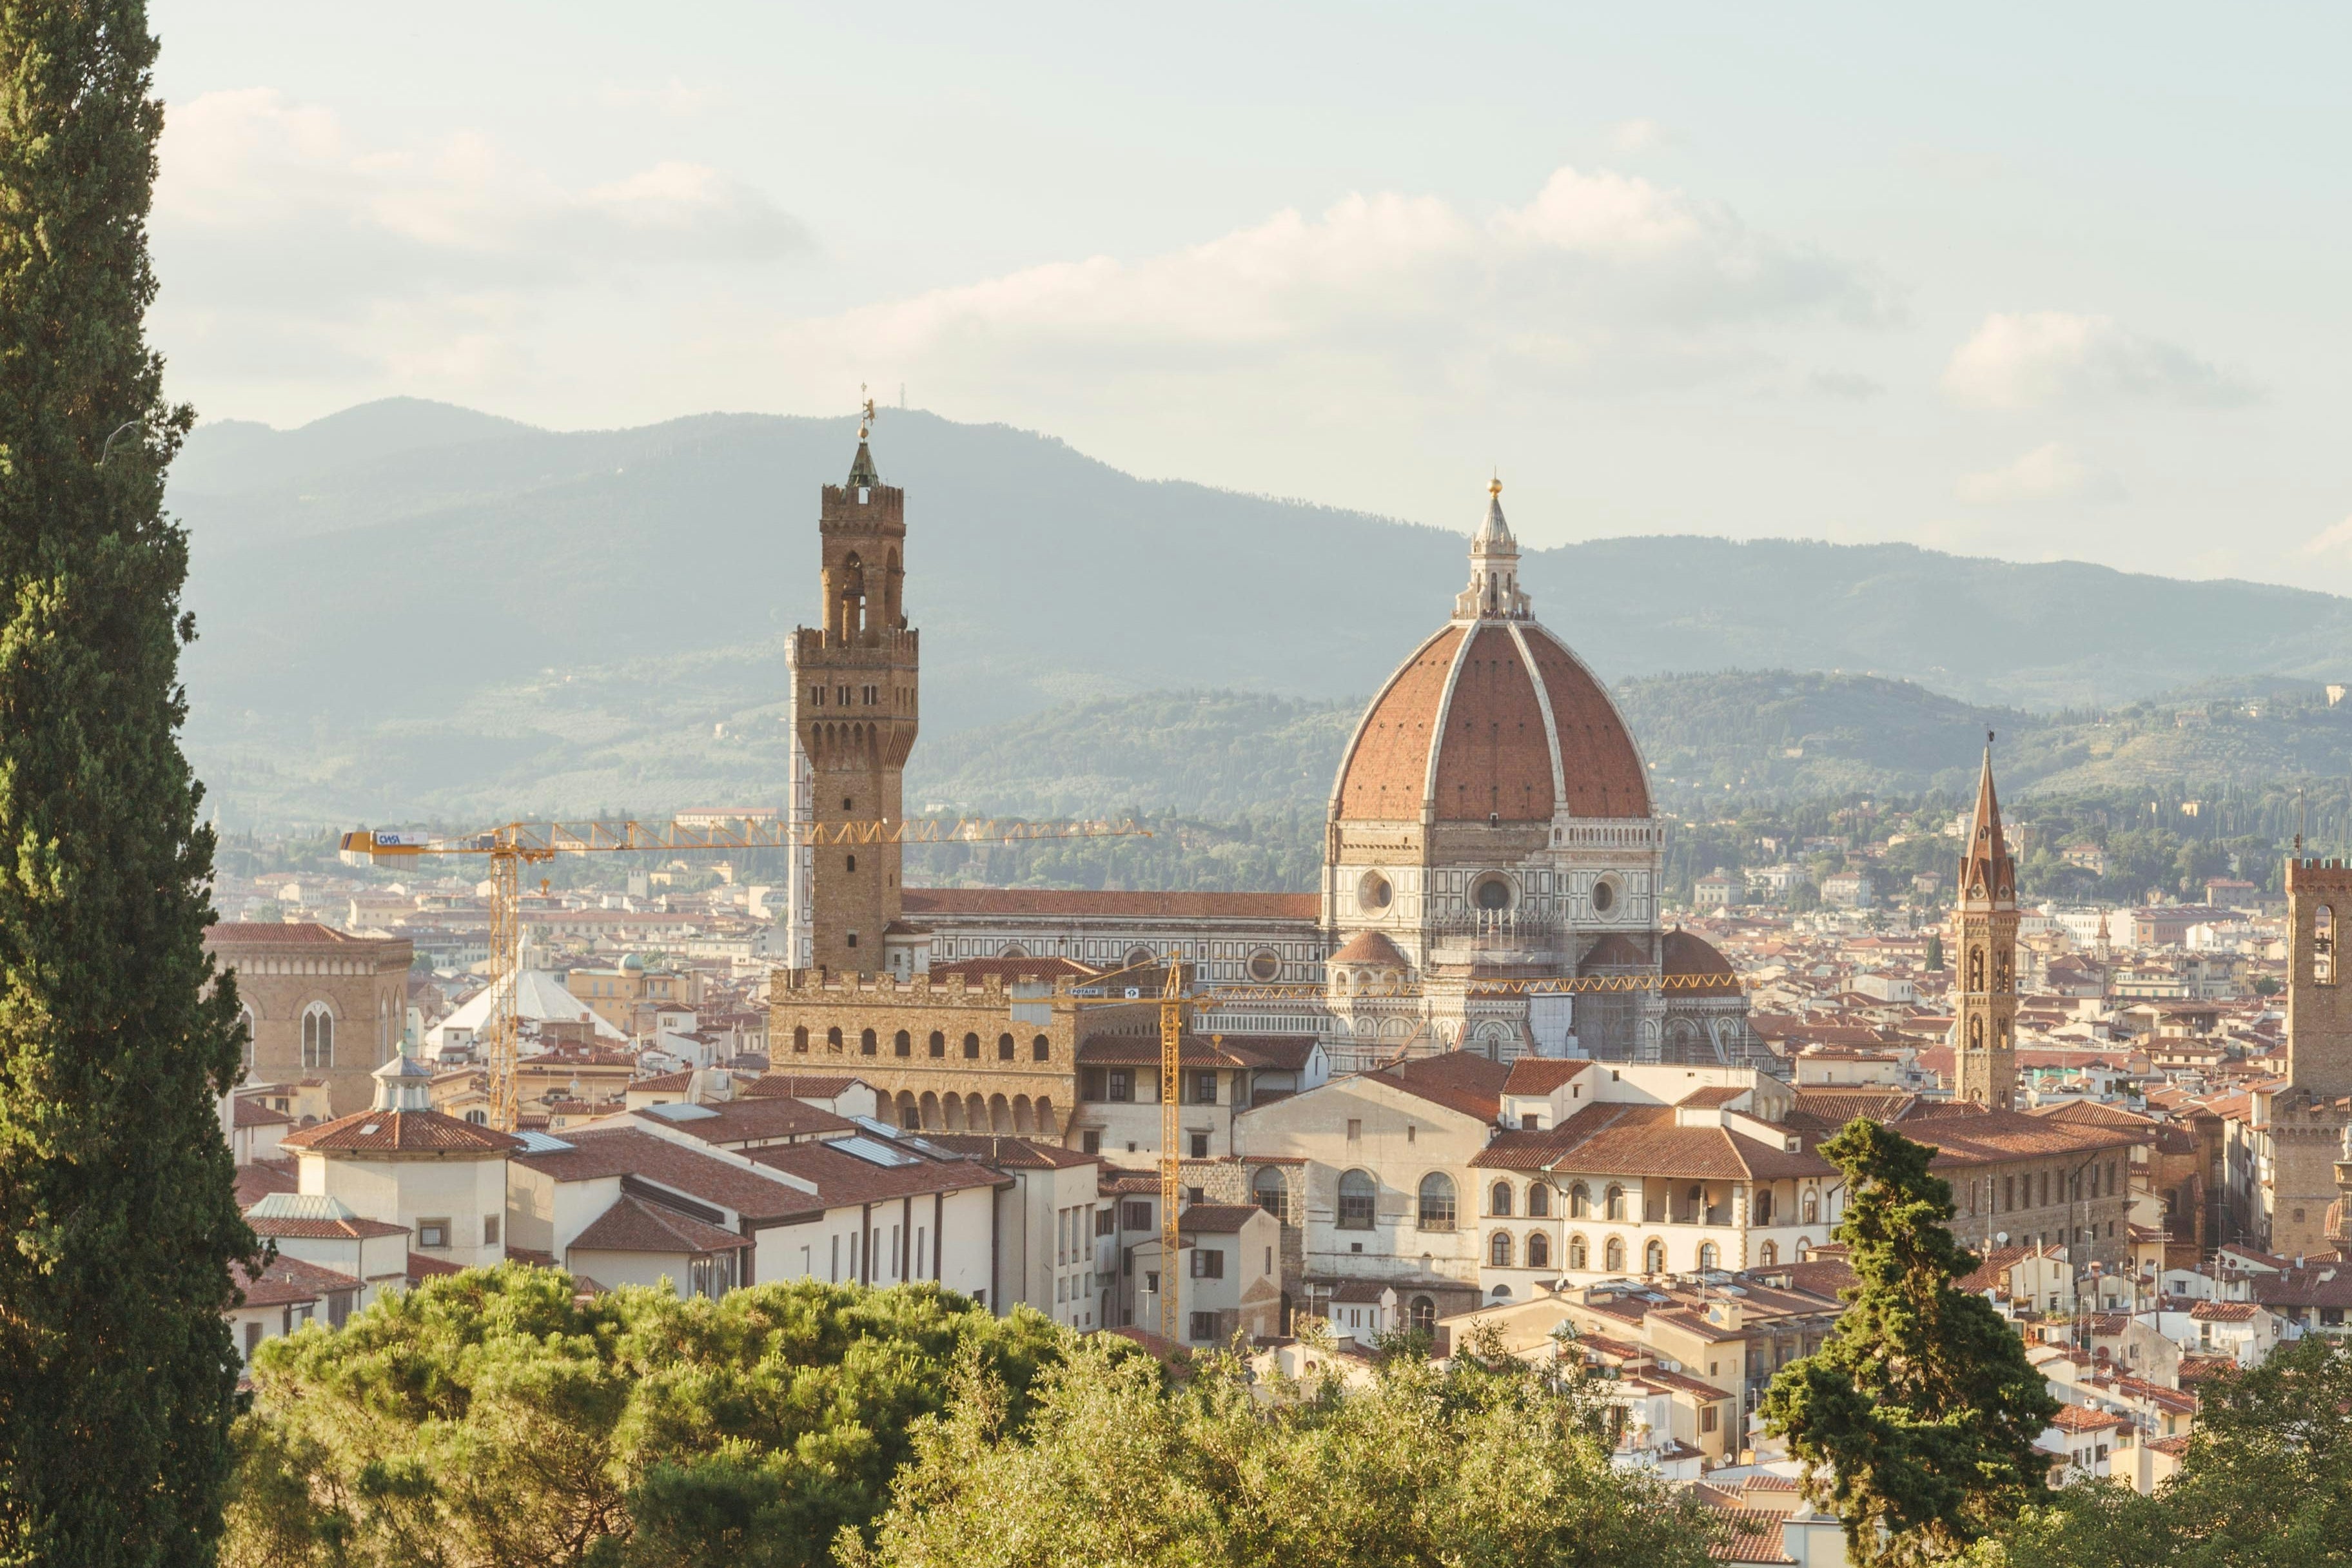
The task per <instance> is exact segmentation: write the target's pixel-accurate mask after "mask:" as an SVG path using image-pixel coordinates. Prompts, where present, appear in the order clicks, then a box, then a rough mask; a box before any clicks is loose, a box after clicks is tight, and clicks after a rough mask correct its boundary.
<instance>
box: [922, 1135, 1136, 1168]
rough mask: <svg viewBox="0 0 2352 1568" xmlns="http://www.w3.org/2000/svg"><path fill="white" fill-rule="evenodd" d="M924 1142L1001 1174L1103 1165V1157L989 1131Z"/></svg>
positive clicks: (927, 1138) (926, 1138) (930, 1138)
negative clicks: (992, 1168)
mask: <svg viewBox="0 0 2352 1568" xmlns="http://www.w3.org/2000/svg"><path fill="white" fill-rule="evenodd" d="M922 1138H923V1142H926V1143H929V1144H930V1145H931V1146H933V1147H934V1148H939V1149H944V1150H946V1151H947V1152H949V1153H950V1154H961V1155H963V1156H965V1157H966V1158H968V1159H972V1160H978V1161H979V1162H981V1163H982V1164H985V1165H993V1166H995V1167H996V1168H997V1169H998V1170H1000V1171H1066V1170H1071V1169H1073V1168H1075V1167H1076V1166H1079V1165H1099V1164H1101V1163H1102V1162H1103V1157H1102V1156H1101V1155H1100V1154H1087V1153H1083V1152H1080V1151H1078V1150H1076V1149H1065V1148H1063V1147H1062V1146H1061V1145H1060V1144H1058V1143H1040V1142H1035V1141H1034V1140H1032V1139H1027V1138H1009V1137H998V1136H996V1135H995V1134H993V1133H987V1132H926V1133H924V1134H923V1135H922Z"/></svg>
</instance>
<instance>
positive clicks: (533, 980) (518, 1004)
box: [426, 969, 628, 1050]
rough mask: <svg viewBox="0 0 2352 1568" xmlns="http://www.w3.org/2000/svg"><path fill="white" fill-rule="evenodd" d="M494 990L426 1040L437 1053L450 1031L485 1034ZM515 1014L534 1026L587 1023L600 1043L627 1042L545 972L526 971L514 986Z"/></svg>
mask: <svg viewBox="0 0 2352 1568" xmlns="http://www.w3.org/2000/svg"><path fill="white" fill-rule="evenodd" d="M492 989H493V988H492V987H490V986H488V985H485V986H483V987H482V988H481V989H480V990H479V991H478V992H476V993H475V994H473V995H472V996H471V997H469V998H468V999H467V1002H466V1005H464V1006H462V1007H459V1008H458V1009H457V1011H456V1012H454V1013H452V1014H450V1015H449V1016H447V1017H446V1018H444V1019H442V1020H441V1021H440V1022H439V1023H438V1024H436V1025H435V1026H433V1027H432V1029H431V1030H430V1031H429V1032H428V1033H427V1034H426V1039H427V1040H428V1041H430V1042H431V1044H432V1045H433V1047H434V1048H435V1049H436V1050H438V1049H439V1048H440V1047H441V1043H442V1041H443V1040H445V1039H446V1038H447V1037H448V1035H447V1031H449V1030H451V1029H456V1030H459V1031H461V1032H463V1033H465V1034H467V1035H469V1036H470V1035H478V1034H480V1033H481V1032H482V1025H483V1022H484V1021H485V1020H486V1019H488V1017H489V1016H490V994H491V991H492ZM515 1012H516V1013H517V1014H518V1015H520V1016H521V1017H523V1018H524V1019H525V1020H527V1021H530V1022H533V1023H542V1024H544V1023H559V1024H562V1023H575V1022H579V1021H581V1020H583V1019H584V1020H586V1021H587V1022H588V1023H589V1024H590V1025H591V1026H593V1031H594V1033H595V1036H596V1037H597V1038H598V1039H600V1040H624V1041H625V1040H626V1039H627V1038H628V1037H627V1036H626V1035H625V1034H623V1033H621V1031H620V1030H618V1029H616V1028H614V1027H613V1026H612V1025H610V1024H608V1023H606V1022H605V1021H604V1019H603V1018H601V1017H599V1016H597V1015H596V1012H595V1010H594V1009H593V1008H592V1007H590V1006H589V1005H588V1004H587V1003H585V1002H583V1001H582V1000H581V999H580V998H579V997H577V996H574V995H573V994H572V993H571V992H569V991H566V990H565V989H564V988H563V983H562V981H560V980H558V979H557V978H556V977H555V976H554V975H552V974H551V973H548V972H547V971H546V970H544V969H526V970H524V971H523V972H522V975H521V977H520V981H519V982H518V983H517V984H516V986H515Z"/></svg>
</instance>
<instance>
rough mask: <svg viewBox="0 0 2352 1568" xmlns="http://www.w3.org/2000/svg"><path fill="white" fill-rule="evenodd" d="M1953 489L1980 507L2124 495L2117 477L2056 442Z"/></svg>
mask: <svg viewBox="0 0 2352 1568" xmlns="http://www.w3.org/2000/svg"><path fill="white" fill-rule="evenodd" d="M1952 489H1953V493H1954V494H1955V495H1957V496H1958V497H1959V499H1960V500H1964V501H1968V502H1969V503H1971V504H1972V505H1976V506H2013V505H2016V504H2018V503H2020V502H2023V501H2049V500H2116V499H2117V498H2119V497H2120V496H2121V495H2122V494H2123V487H2122V485H2121V484H2120V483H2118V482H2117V481H2116V478H2115V476H2114V475H2112V474H2109V473H2105V472H2103V471H2101V470H2099V469H2097V468H2092V467H2091V466H2090V465H2089V464H2087V463H2085V462H2084V461H2083V460H2082V459H2081V458H2078V457H2076V456H2075V455H2074V453H2073V452H2072V451H2069V450H2068V449H2067V448H2066V447H2064V446H2063V445H2062V444H2061V443H2059V442H2056V441H2051V442H2047V443H2045V444H2043V445H2042V446H2039V447H2034V448H2033V450H2032V451H2030V452H2028V453H2026V454H2025V455H2024V456H2022V457H2021V458H2018V459H2017V460H2016V461H2015V462H2013V463H2009V464H2006V465H2004V466H2002V467H2000V468H1993V469H1990V470H1989V471H1987V472H1985V473H1981V474H1969V475H1968V476H1967V477H1966V478H1964V479H1961V480H1960V482H1959V483H1958V484H1957V485H1955V486H1953V487H1952Z"/></svg>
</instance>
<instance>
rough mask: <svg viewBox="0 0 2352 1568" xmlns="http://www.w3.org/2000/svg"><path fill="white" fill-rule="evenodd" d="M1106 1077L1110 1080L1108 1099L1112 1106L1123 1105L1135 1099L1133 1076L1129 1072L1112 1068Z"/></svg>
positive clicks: (1124, 1069)
mask: <svg viewBox="0 0 2352 1568" xmlns="http://www.w3.org/2000/svg"><path fill="white" fill-rule="evenodd" d="M1108 1077H1109V1079H1110V1085H1109V1088H1110V1098H1111V1100H1112V1102H1113V1103H1114V1104H1118V1105H1125V1104H1128V1103H1129V1101H1131V1100H1134V1099H1135V1075H1134V1074H1133V1073H1130V1072H1129V1071H1128V1070H1127V1069H1126V1068H1111V1069H1110V1072H1109V1074H1108Z"/></svg>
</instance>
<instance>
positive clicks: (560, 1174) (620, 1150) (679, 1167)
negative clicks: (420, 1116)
mask: <svg viewBox="0 0 2352 1568" xmlns="http://www.w3.org/2000/svg"><path fill="white" fill-rule="evenodd" d="M557 1136H559V1137H561V1138H562V1140H563V1142H566V1143H569V1144H570V1145H571V1147H570V1148H569V1149H563V1150H554V1151H550V1152H545V1153H522V1154H518V1155H516V1156H515V1157H514V1163H516V1164H518V1165H520V1166H522V1167H523V1168H524V1169H525V1170H530V1171H536V1172H539V1173H541V1174H542V1175H546V1176H549V1177H551V1178H553V1179H554V1180H556V1181H559V1182H588V1181H595V1180H598V1179H600V1178H603V1177H607V1176H640V1177H643V1178H644V1179H645V1180H646V1181H649V1182H654V1183H657V1184H660V1185H662V1186H665V1187H667V1188H669V1189H671V1190H672V1191H674V1192H679V1193H683V1194H686V1195H687V1196H688V1197H690V1198H699V1199H701V1200H702V1201H703V1202H704V1203H708V1204H716V1205H719V1207H720V1208H724V1209H730V1210H732V1211H733V1212H735V1213H736V1214H739V1215H742V1216H743V1217H744V1218H746V1219H750V1220H755V1221H756V1220H769V1219H778V1218H781V1217H782V1216H784V1215H795V1214H806V1213H808V1212H810V1211H812V1210H814V1209H815V1208H818V1207H820V1206H821V1205H819V1204H818V1203H817V1200H816V1199H815V1198H814V1197H812V1196H810V1195H809V1194H807V1193H804V1192H803V1191H801V1190H800V1189H799V1188H797V1187H794V1186H792V1185H790V1184H786V1183H783V1182H780V1181H777V1180H776V1179H775V1178H774V1177H772V1176H770V1175H768V1174H766V1173H764V1172H761V1171H747V1170H745V1169H744V1168H743V1167H742V1166H741V1165H739V1164H737V1163H734V1162H733V1161H732V1160H725V1159H721V1158H719V1156H718V1155H716V1154H708V1153H705V1152H702V1151H701V1150H699V1149H695V1148H692V1147H690V1146H688V1145H687V1144H684V1143H679V1142H675V1141H673V1140H671V1139H667V1138H662V1137H657V1136H656V1135H655V1134H653V1133H651V1132H646V1131H639V1130H638V1129H636V1128H634V1127H615V1128H611V1129H609V1130H604V1131H591V1132H570V1131H567V1132H563V1133H560V1134H558V1135H557Z"/></svg>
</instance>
